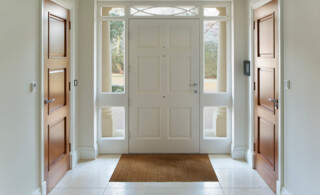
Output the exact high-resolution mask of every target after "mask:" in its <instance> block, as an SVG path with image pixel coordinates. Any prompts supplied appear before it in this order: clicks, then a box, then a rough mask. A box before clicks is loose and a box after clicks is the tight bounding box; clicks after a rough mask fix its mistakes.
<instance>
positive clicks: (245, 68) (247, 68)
mask: <svg viewBox="0 0 320 195" xmlns="http://www.w3.org/2000/svg"><path fill="white" fill-rule="evenodd" d="M243 74H244V75H246V76H250V61H248V60H244V61H243Z"/></svg>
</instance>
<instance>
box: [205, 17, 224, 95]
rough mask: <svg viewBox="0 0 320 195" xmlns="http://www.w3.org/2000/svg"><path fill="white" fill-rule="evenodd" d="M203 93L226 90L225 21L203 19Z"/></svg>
mask: <svg viewBox="0 0 320 195" xmlns="http://www.w3.org/2000/svg"><path fill="white" fill-rule="evenodd" d="M203 30H204V32H203V33H204V34H203V40H204V43H203V46H204V48H203V49H204V93H216V92H226V91H227V28H226V22H225V21H221V22H220V21H205V22H204V29H203Z"/></svg>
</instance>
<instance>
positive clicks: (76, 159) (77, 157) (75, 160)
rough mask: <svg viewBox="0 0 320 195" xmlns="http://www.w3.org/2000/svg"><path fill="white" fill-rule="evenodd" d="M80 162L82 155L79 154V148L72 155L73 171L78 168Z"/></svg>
mask: <svg viewBox="0 0 320 195" xmlns="http://www.w3.org/2000/svg"><path fill="white" fill-rule="evenodd" d="M79 160H80V154H79V149H78V148H77V149H76V150H75V151H73V152H72V153H71V168H72V169H73V168H74V167H76V165H77V164H78V162H79Z"/></svg>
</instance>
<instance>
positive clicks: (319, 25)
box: [283, 0, 320, 195]
mask: <svg viewBox="0 0 320 195" xmlns="http://www.w3.org/2000/svg"><path fill="white" fill-rule="evenodd" d="M283 6H284V10H283V24H284V27H283V39H284V43H283V46H284V78H285V79H289V80H291V82H292V89H291V90H285V91H284V187H285V188H286V189H287V190H288V191H289V192H291V193H292V194H293V195H305V194H312V195H313V194H320V186H319V184H320V178H319V175H320V168H319V164H320V141H319V139H320V114H319V110H320V101H319V100H320V99H319V97H320V87H319V85H320V57H319V56H320V20H319V19H320V11H319V8H320V1H315V0H304V1H301V0H283Z"/></svg>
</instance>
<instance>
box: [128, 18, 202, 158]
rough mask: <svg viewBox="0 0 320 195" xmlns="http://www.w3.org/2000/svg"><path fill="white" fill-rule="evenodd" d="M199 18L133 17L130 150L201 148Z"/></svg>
mask: <svg viewBox="0 0 320 195" xmlns="http://www.w3.org/2000/svg"><path fill="white" fill-rule="evenodd" d="M199 43H200V40H199V21H198V20H195V19H188V20H186V19H183V20H182V19H170V20H169V19H132V20H130V21H129V132H130V134H129V135H130V139H129V152H130V153H199V152H200V151H199V135H200V131H199V127H200V124H199V86H198V85H199Z"/></svg>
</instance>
